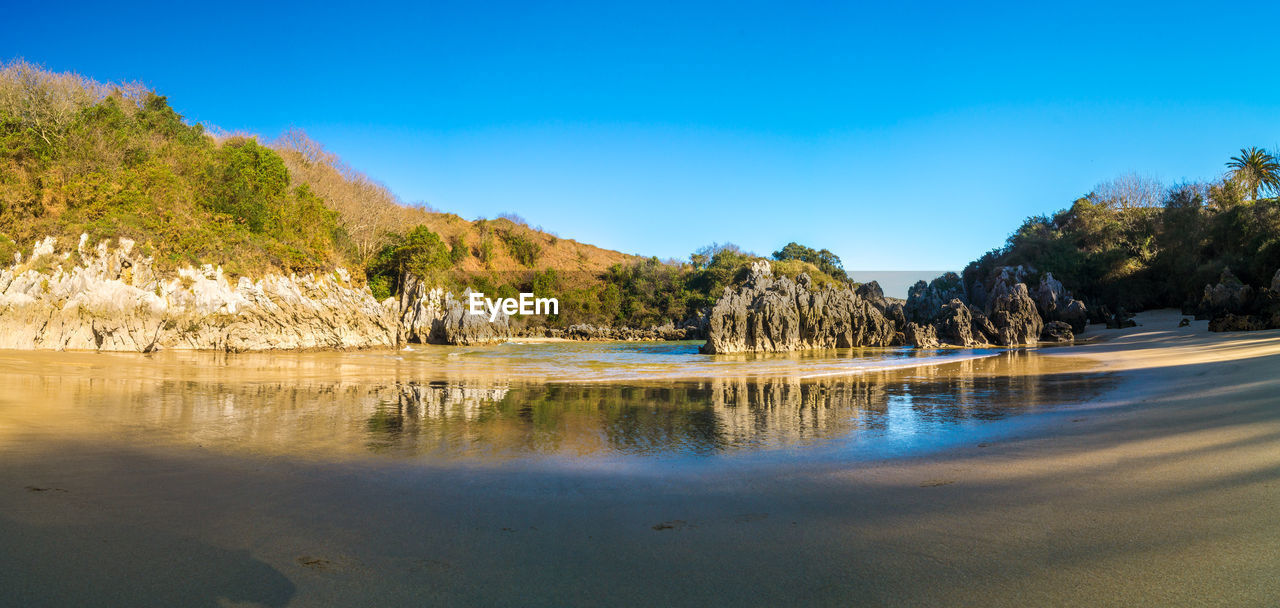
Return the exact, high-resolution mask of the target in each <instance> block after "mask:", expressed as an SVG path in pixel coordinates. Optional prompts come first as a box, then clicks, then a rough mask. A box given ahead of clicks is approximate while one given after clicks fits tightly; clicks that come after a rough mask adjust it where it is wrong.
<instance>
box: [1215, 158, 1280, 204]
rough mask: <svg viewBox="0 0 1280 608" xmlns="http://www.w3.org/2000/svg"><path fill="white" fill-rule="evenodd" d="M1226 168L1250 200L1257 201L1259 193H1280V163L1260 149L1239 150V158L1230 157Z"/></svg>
mask: <svg viewBox="0 0 1280 608" xmlns="http://www.w3.org/2000/svg"><path fill="white" fill-rule="evenodd" d="M1227 166H1228V167H1230V168H1231V175H1232V177H1233V178H1235V180H1236V181H1238V182H1239V183H1240V184H1241V185H1242V186H1244V188H1245V190H1247V191H1248V192H1249V193H1250V194H1251V196H1250V198H1251V199H1254V200H1257V198H1258V193H1259V192H1260V191H1267V190H1270V191H1272V192H1277V191H1280V163H1278V162H1276V157H1274V156H1272V155H1271V154H1269V153H1268V152H1267V151H1266V150H1263V149H1262V148H1258V147H1256V146H1253V147H1249V148H1241V149H1240V156H1232V157H1231V160H1230V161H1228V162H1227Z"/></svg>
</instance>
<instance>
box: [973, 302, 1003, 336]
mask: <svg viewBox="0 0 1280 608" xmlns="http://www.w3.org/2000/svg"><path fill="white" fill-rule="evenodd" d="M969 314H971V315H972V316H973V338H974V339H975V340H977V341H978V342H981V343H984V344H995V343H996V340H998V339H999V336H1000V332H999V331H998V330H997V329H996V325H995V323H992V322H991V319H988V318H987V316H986V315H984V314H982V313H981V312H978V311H977V310H975V309H972V308H971V309H969Z"/></svg>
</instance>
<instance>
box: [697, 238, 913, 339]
mask: <svg viewBox="0 0 1280 608" xmlns="http://www.w3.org/2000/svg"><path fill="white" fill-rule="evenodd" d="M893 337H894V327H893V324H892V323H891V322H890V321H889V320H887V319H886V318H885V317H884V315H882V314H881V313H880V311H879V310H877V309H876V308H875V307H874V306H872V305H871V304H870V303H868V302H867V301H866V300H864V299H863V298H862V297H860V296H859V295H858V294H857V293H855V292H854V291H853V290H851V289H848V288H836V287H828V288H818V287H816V286H814V285H813V284H812V282H811V281H810V279H809V277H808V276H807V275H803V274H802V275H800V276H799V277H797V278H796V280H795V281H792V280H791V279H788V278H786V277H775V276H773V274H772V270H771V268H770V266H769V263H768V262H767V261H760V262H756V263H755V264H753V265H752V267H751V273H750V276H749V277H748V278H747V280H746V281H745V282H744V283H743V284H742V285H740V286H738V287H737V288H736V289H735V288H725V291H724V293H723V295H721V296H720V299H719V300H717V301H716V303H715V305H714V306H712V308H711V310H710V312H709V313H708V318H707V343H706V344H705V345H703V347H702V352H704V353H709V354H715V353H737V352H789V351H796V350H806V349H815V348H850V347H858V346H887V345H889V344H890V343H891V342H892V341H893Z"/></svg>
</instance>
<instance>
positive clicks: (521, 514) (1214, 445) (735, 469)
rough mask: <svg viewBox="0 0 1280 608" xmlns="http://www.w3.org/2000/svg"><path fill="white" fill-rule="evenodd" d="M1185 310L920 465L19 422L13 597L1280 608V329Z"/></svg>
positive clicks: (50, 601)
mask: <svg viewBox="0 0 1280 608" xmlns="http://www.w3.org/2000/svg"><path fill="white" fill-rule="evenodd" d="M1179 318H1180V317H1179V316H1177V315H1172V314H1168V313H1151V314H1147V315H1142V316H1140V317H1139V320H1140V322H1142V323H1143V326H1142V327H1138V328H1133V329H1129V330H1124V331H1119V332H1100V333H1103V334H1104V335H1105V339H1104V340H1102V341H1100V342H1098V343H1094V344H1089V345H1084V346H1078V347H1070V348H1054V349H1043V350H1041V351H1040V353H1039V354H1037V355H1036V356H1038V357H1044V358H1045V360H1046V361H1049V360H1053V359H1055V358H1068V359H1077V358H1080V357H1086V358H1089V359H1091V360H1093V361H1096V362H1097V364H1098V365H1099V366H1101V368H1102V369H1106V370H1110V371H1111V372H1113V373H1114V377H1115V378H1117V379H1118V384H1117V385H1116V386H1114V388H1112V389H1111V390H1109V391H1107V392H1106V393H1104V394H1103V395H1102V396H1100V397H1098V398H1096V399H1092V400H1090V401H1088V402H1085V403H1080V404H1074V405H1071V406H1069V407H1058V408H1046V409H1044V410H1038V411H1036V412H1033V413H1028V414H1026V415H1022V416H1018V417H1015V418H1011V419H1008V420H999V421H995V422H991V423H990V424H988V425H986V426H985V427H983V428H984V430H983V432H982V433H981V434H980V436H979V435H975V436H974V442H973V443H968V444H963V445H959V446H957V447H948V448H945V449H940V450H937V451H931V452H927V453H923V454H920V453H915V452H913V454H914V455H912V456H910V457H895V458H878V459H872V460H866V459H856V460H842V459H839V458H834V459H833V458H824V459H806V458H799V457H798V458H796V459H790V460H789V459H770V460H738V459H715V460H708V461H688V460H672V461H665V460H659V461H654V462H646V463H643V464H642V465H637V464H636V463H634V462H632V461H629V460H625V459H624V460H618V459H609V458H602V459H583V460H581V461H574V460H572V459H568V460H564V459H557V460H554V461H546V460H538V459H530V460H520V461H516V462H510V461H508V462H504V463H503V464H501V465H500V466H494V465H488V464H477V465H469V464H468V465H453V466H447V467H424V466H421V465H420V464H419V463H414V462H410V461H401V462H395V463H388V462H386V461H378V462H370V461H368V460H358V459H331V460H324V459H314V458H306V459H301V458H293V457H290V456H289V455H288V453H287V452H285V451H281V450H274V451H273V450H268V449H261V450H257V451H254V452H252V453H234V452H228V451H226V450H217V449H209V448H206V447H203V446H201V445H200V444H199V443H195V444H194V445H193V444H191V443H188V442H172V443H160V444H156V445H138V444H136V443H130V442H123V441H103V440H101V437H97V436H95V435H94V434H92V433H81V432H69V433H66V435H65V437H63V438H61V439H46V440H44V441H41V442H40V443H39V445H33V444H29V443H28V444H23V443H20V438H21V437H24V436H27V435H29V434H30V432H33V429H34V431H39V432H41V434H42V436H44V437H50V436H52V435H56V434H57V430H58V428H59V427H58V424H59V421H58V420H56V419H50V420H45V421H41V420H39V419H25V418H24V419H21V420H20V421H8V422H7V424H10V425H11V428H8V429H0V458H2V459H3V462H4V466H3V467H0V604H4V605H24V606H31V605H132V606H147V605H155V606H171V605H189V606H224V605H269V606H283V605H291V606H328V605H332V606H349V605H512V606H531V605H533V606H536V605H548V606H551V605H557V606H563V605H688V606H703V605H762V606H763V605H770V606H773V605H795V604H807V605H833V606H834V605H839V606H849V605H983V606H1025V605H1107V606H1132V605H1214V606H1221V605H1239V606H1258V605H1268V604H1269V603H1274V601H1275V598H1277V597H1280V577H1277V576H1276V573H1277V572H1280V375H1278V374H1277V373H1276V371H1277V370H1280V332H1274V331H1273V332H1256V333H1248V334H1210V333H1208V332H1207V331H1205V327H1204V325H1205V324H1204V322H1197V323H1195V324H1193V325H1192V326H1191V327H1189V328H1176V325H1177V321H1178V319H1179ZM13 425H21V426H22V427H23V428H12V426H13ZM41 425H45V426H44V427H41ZM5 437H7V440H6V439H4V438H5ZM979 439H980V440H979Z"/></svg>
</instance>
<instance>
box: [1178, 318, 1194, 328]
mask: <svg viewBox="0 0 1280 608" xmlns="http://www.w3.org/2000/svg"><path fill="white" fill-rule="evenodd" d="M1189 325H1191V319H1183V320H1181V321H1178V327H1187V326H1189Z"/></svg>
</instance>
